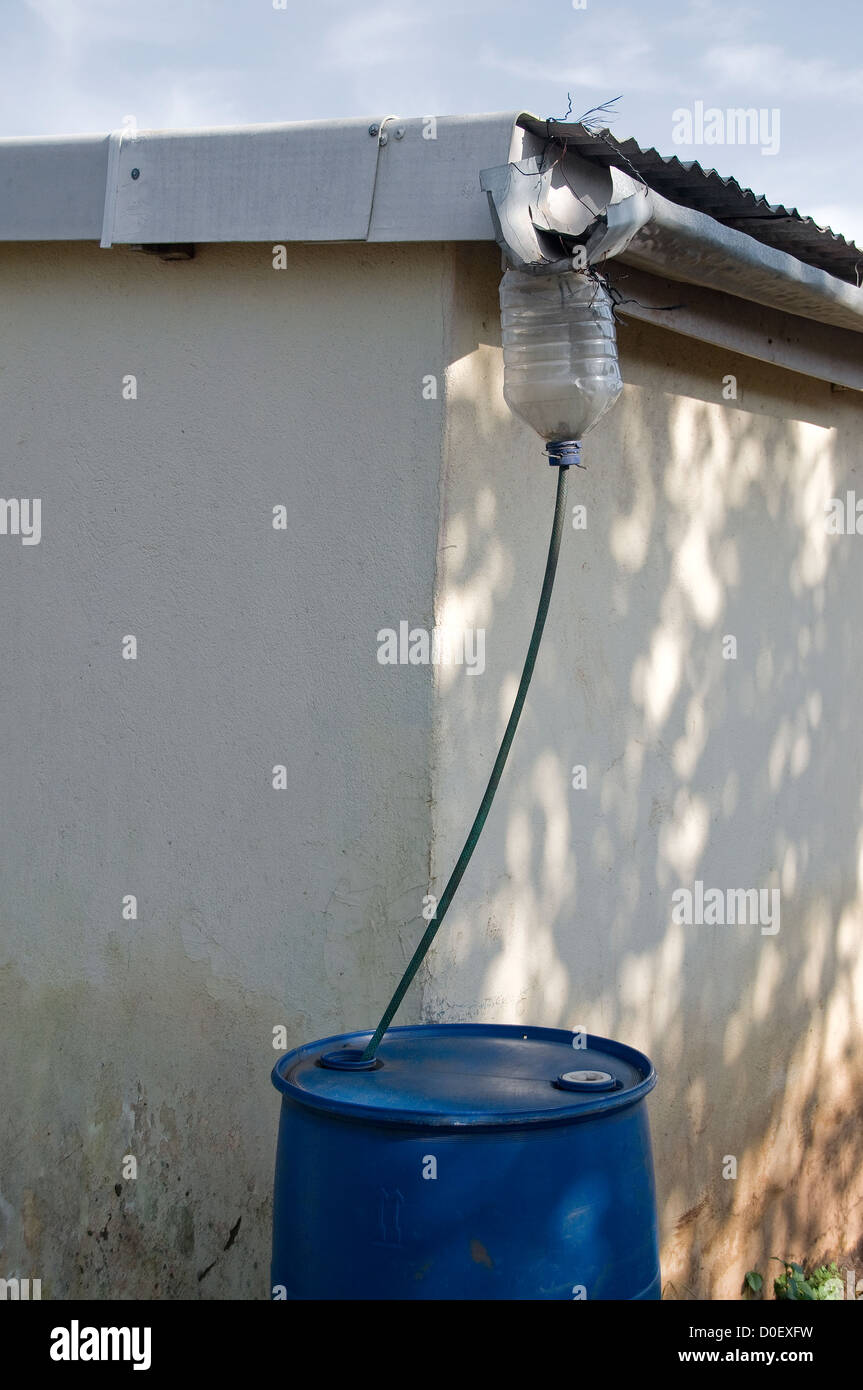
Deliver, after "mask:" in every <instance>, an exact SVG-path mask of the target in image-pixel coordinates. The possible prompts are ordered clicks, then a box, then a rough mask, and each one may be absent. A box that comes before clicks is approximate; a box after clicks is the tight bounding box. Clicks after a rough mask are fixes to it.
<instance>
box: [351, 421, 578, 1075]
mask: <svg viewBox="0 0 863 1390" xmlns="http://www.w3.org/2000/svg"><path fill="white" fill-rule="evenodd" d="M549 454H550V455H551V446H549ZM551 461H552V462H553V463H555V464H557V467H558V475H557V496H556V498H555V503H554V524H553V526H552V529H551V540H550V542H549V546H548V559H547V560H546V562H545V577H544V578H543V581H542V591H541V593H540V596H539V607H538V608H537V611H536V619H535V621H534V624H533V632H532V633H531V637H530V645H529V647H528V649H527V656H526V657H525V662H524V668H523V670H522V673H521V680H520V681H519V683H518V693H517V694H516V697H515V703H514V704H513V707H512V713H511V714H510V716H509V722H508V724H507V726H506V732H505V733H504V736H503V740H502V742H501V745H500V748H499V749H498V753H497V757H496V758H495V760H494V767H493V768H492V770H491V776H490V777H489V779H488V786H487V787H486V789H485V792H484V794H483V798H482V801H481V802H480V807H479V810H478V811H477V813H476V817H475V819H474V823H473V825H472V826H471V828H470V834H469V835H468V837H467V839H466V841H465V844H464V849H463V850H462V852H461V854H460V855H459V857H458V860H457V861H456V866H455V868H454V869H453V871H452V873H451V874H450V877H449V881H448V883H447V885H446V887H445V888H444V890H443V893H442V894H441V896H440V900H439V902H438V905H437V908H436V910H435V914H434V916H433V917H432V919H431V921H430V922H429V924H428V926H427V927H426V930H425V932H424V934H423V937H422V940H421V941H420V943H419V945H418V946H417V948H416V950H415V951H414V953H413V955H412V956H411V958H410V961H409V962H408V966H407V969H406V970H405V973H404V974H403V975H402V977H401V979H400V980H399V983H398V986H397V987H396V991H395V993H394V994H393V997H392V999H391V1000H390V1002H389V1003H388V1004H387V1007H386V1008H385V1009H384V1013H383V1017H382V1018H381V1021H380V1023H379V1024H378V1026H377V1028H376V1029H375V1031H374V1035H373V1037H372V1038H371V1040H370V1042H369V1043H368V1046H367V1047H366V1049H365V1051H364V1052H363V1055H362V1059H361V1060H362V1061H363V1062H371V1061H372V1060H373V1059H374V1057H375V1054H376V1053H377V1050H378V1048H379V1047H380V1043H381V1039H382V1037H383V1035H384V1033H385V1032H386V1031H387V1029H388V1028H389V1026H390V1023H391V1022H392V1019H393V1016H394V1014H395V1013H396V1010H397V1009H398V1007H399V1005H400V1004H401V1002H402V1000H403V999H404V997H405V994H406V993H407V990H408V987H409V985H410V983H411V981H412V980H413V977H414V975H415V974H416V973H417V971H418V970H419V968H420V965H421V964H422V962H423V959H424V957H425V954H426V952H427V951H428V949H429V947H430V946H431V944H432V942H433V941H434V939H435V936H436V935H437V932H438V929H439V928H440V925H441V923H442V922H443V919H444V917H445V916H446V912H447V908H448V907H449V905H450V903H451V902H452V900H453V898H454V897H455V892H456V889H457V888H458V886H459V884H460V883H461V880H462V875H463V874H464V871H465V869H466V868H467V866H468V864H469V863H470V858H471V855H472V854H473V852H474V850H475V849H476V845H477V841H478V840H479V837H480V835H481V834H482V828H483V826H484V825H485V822H486V817H487V816H488V813H489V811H490V810H491V803H492V801H493V800H494V794H495V792H496V791H497V787H498V783H499V782H500V779H501V776H502V775H503V769H504V767H505V766H506V760H507V757H508V756H509V750H510V748H511V746H512V741H513V739H514V738H515V731H516V729H517V728H518V721H519V719H520V718H521V712H522V709H523V708H524V702H525V699H526V698H527V691H528V686H529V685H530V678H531V676H532V675H533V668H534V666H535V665H536V656H537V652H538V651H539V644H540V641H541V640H542V630H543V628H544V627H545V620H546V617H547V615H548V607H549V603H550V602H551V591H552V588H553V586H554V576H555V572H556V570H557V557H558V555H559V553H560V542H561V539H562V537H563V525H564V518H565V515H566V479H567V471H568V467H569V465H568V463H566V462H563V460H562V459H561V460H558V459H557V458H554V457H553V456H552V457H551Z"/></svg>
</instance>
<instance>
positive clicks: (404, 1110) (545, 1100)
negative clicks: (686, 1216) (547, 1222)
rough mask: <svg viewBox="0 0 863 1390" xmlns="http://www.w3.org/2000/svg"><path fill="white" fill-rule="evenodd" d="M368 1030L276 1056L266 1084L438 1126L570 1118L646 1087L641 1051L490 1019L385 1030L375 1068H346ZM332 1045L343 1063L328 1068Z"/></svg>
mask: <svg viewBox="0 0 863 1390" xmlns="http://www.w3.org/2000/svg"><path fill="white" fill-rule="evenodd" d="M371 1036H372V1035H371V1033H370V1032H369V1033H345V1034H341V1035H339V1036H336V1037H332V1038H323V1039H321V1040H319V1041H318V1042H313V1043H306V1044H305V1045H304V1046H303V1047H299V1048H297V1049H296V1051H294V1052H289V1053H287V1054H286V1055H285V1056H284V1057H280V1058H279V1061H278V1062H277V1063H276V1066H275V1068H274V1069H273V1083H274V1084H275V1086H277V1087H278V1089H279V1090H280V1091H282V1092H283V1093H284V1094H285V1095H287V1096H290V1098H291V1099H292V1100H295V1101H298V1102H299V1103H300V1104H301V1105H306V1106H309V1107H310V1108H312V1109H315V1110H326V1111H331V1112H334V1113H338V1114H343V1115H345V1116H350V1117H353V1118H356V1119H362V1120H366V1121H370V1122H373V1123H376V1124H398V1125H432V1126H439V1127H445V1128H462V1127H465V1126H470V1127H477V1128H478V1127H485V1128H488V1127H492V1128H494V1127H497V1126H500V1125H524V1124H555V1123H558V1122H562V1121H565V1120H572V1119H579V1118H583V1117H586V1116H588V1115H593V1114H596V1113H598V1112H602V1111H609V1110H617V1109H620V1108H621V1107H623V1106H627V1105H633V1104H634V1103H635V1102H636V1101H638V1100H641V1098H642V1097H643V1096H646V1095H647V1093H648V1091H651V1090H652V1089H653V1087H654V1086H655V1084H656V1073H655V1072H654V1070H653V1066H652V1064H651V1062H650V1060H649V1058H647V1057H645V1056H644V1054H643V1053H642V1052H636V1051H635V1049H634V1048H631V1047H627V1046H626V1044H625V1043H619V1042H614V1041H612V1040H611V1039H609V1038H598V1037H594V1036H593V1035H590V1034H588V1035H586V1036H585V1035H584V1034H583V1033H582V1034H573V1033H571V1032H566V1031H565V1030H563V1029H559V1028H524V1027H518V1026H516V1025H510V1024H496V1023H492V1024H475V1023H455V1024H452V1023H449V1024H422V1025H419V1026H417V1027H412V1028H391V1029H390V1031H389V1032H388V1033H386V1034H385V1036H384V1039H383V1042H382V1043H381V1045H380V1049H379V1051H378V1055H377V1060H378V1063H379V1065H378V1066H376V1067H375V1068H374V1069H372V1070H367V1069H361V1068H358V1067H357V1066H356V1065H351V1063H352V1061H354V1060H355V1059H356V1058H357V1057H358V1056H359V1055H360V1053H361V1051H362V1049H363V1048H364V1047H365V1045H366V1043H367V1042H368V1041H369V1039H370V1038H371ZM576 1042H578V1043H579V1044H581V1043H583V1044H584V1046H581V1045H579V1046H577V1047H576V1046H574V1043H576ZM342 1049H344V1050H345V1053H346V1061H347V1063H348V1065H347V1066H346V1067H345V1068H344V1069H343V1068H340V1067H334V1066H333V1060H336V1061H337V1060H338V1054H339V1052H340V1051H341V1050H342ZM334 1054H335V1058H334ZM324 1058H326V1065H325V1064H324V1061H323V1059H324Z"/></svg>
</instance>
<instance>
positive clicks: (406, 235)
mask: <svg viewBox="0 0 863 1390" xmlns="http://www.w3.org/2000/svg"><path fill="white" fill-rule="evenodd" d="M517 114H518V113H517V112H511V111H510V112H502V113H498V114H496V115H495V114H493V115H489V116H445V117H444V116H442V117H437V118H436V119H435V120H434V121H431V119H430V118H428V117H419V118H414V119H410V120H407V119H402V118H400V117H397V116H382V117H380V116H379V117H377V118H374V117H371V118H364V119H361V120H344V121H302V122H293V123H291V124H286V125H258V126H239V127H217V128H213V129H209V130H185V131H184V130H177V131H159V130H154V131H146V130H142V131H138V132H134V133H127V132H119V131H118V132H115V133H114V134H113V135H91V136H79V137H74V136H70V137H62V138H60V139H45V140H0V240H2V241H60V240H62V241H74V240H91V239H95V240H99V239H100V238H101V240H102V244H103V245H104V246H110V245H113V244H126V245H142V244H143V245H156V244H160V243H170V242H201V243H204V242H223V241H227V242H230V241H260V242H290V241H383V242H390V241H490V240H493V232H492V227H491V220H490V218H489V213H488V201H487V199H486V196H485V194H484V193H483V191H482V189H481V188H480V183H479V170H480V168H482V167H483V165H485V164H495V163H497V164H500V163H503V162H505V161H506V160H507V159H508V158H509V153H510V145H511V143H512V140H513V131H514V129H515V122H516V117H517ZM372 126H374V127H376V128H377V131H376V133H375V134H373V135H372V134H370V133H369V131H370V128H371V127H372Z"/></svg>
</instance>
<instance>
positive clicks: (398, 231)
mask: <svg viewBox="0 0 863 1390" xmlns="http://www.w3.org/2000/svg"><path fill="white" fill-rule="evenodd" d="M579 131H581V132H582V133H583V128H582V127H570V126H566V125H561V124H559V123H555V124H554V125H553V126H552V127H550V128H549V124H548V123H547V122H543V121H539V120H538V119H537V118H536V117H535V116H531V115H530V114H529V113H525V112H500V113H497V114H492V115H482V116H448V117H438V118H436V119H435V120H434V121H432V119H431V118H430V117H416V118H412V119H403V118H401V117H396V116H385V117H377V118H370V119H364V120H344V121H309V122H300V123H293V124H289V125H261V126H243V127H236V128H235V127H225V128H218V129H210V130H189V131H140V132H132V133H126V132H115V133H113V134H110V135H85V136H77V137H61V138H57V139H13V140H0V240H6V241H70V240H88V241H93V240H95V241H99V242H100V243H101V245H103V246H105V247H109V246H112V245H115V244H126V245H135V246H139V245H156V244H160V245H165V244H169V243H208V242H209V243H212V242H242V241H249V242H269V243H273V242H292V241H304V242H317V241H329V242H343V241H359V242H400V241H406V242H440V241H455V242H458V241H486V240H488V241H490V240H494V239H497V240H498V241H499V242H500V244H501V245H502V247H503V248H504V250H505V251H506V252H507V254H508V255H510V257H511V258H512V257H513V253H514V252H515V257H514V258H515V260H516V263H518V260H519V257H521V259H522V260H523V259H524V251H525V247H526V246H528V244H529V241H530V237H531V235H533V234H535V233H537V231H538V232H539V238H538V242H537V244H538V245H540V246H541V248H542V249H541V253H540V254H541V255H542V256H543V257H546V256H547V253H548V248H549V246H551V245H555V244H556V245H557V247H558V251H557V253H556V254H557V256H558V259H559V257H560V254H561V252H560V248H561V246H562V245H564V243H562V242H561V237H560V233H561V232H562V233H564V236H565V237H569V238H576V239H581V240H582V241H583V242H584V244H586V245H588V246H589V250H590V258H591V261H592V262H593V263H595V264H600V263H605V264H606V265H607V264H608V262H609V261H611V260H612V259H613V260H614V261H616V262H620V263H623V264H625V265H628V266H631V267H633V268H634V269H635V270H636V271H638V272H641V274H642V277H647V276H649V277H660V278H661V279H662V280H665V281H668V280H671V281H674V282H677V283H678V284H686V285H688V286H694V287H699V288H700V289H701V290H703V291H705V292H706V297H705V295H700V296H699V298H698V306H699V307H698V310H697V311H691V312H689V315H688V318H687V320H686V321H687V324H688V331H689V332H690V333H692V335H693V336H699V337H704V336H706V333H705V323H706V320H707V318H709V317H710V309H709V306H711V305H712V306H713V309H714V310H716V311H717V312H718V311H719V309H720V307H721V303H720V301H721V300H722V297H723V296H732V297H733V301H732V302H739V301H745V302H747V303H748V304H750V305H759V306H761V307H762V308H763V309H764V310H767V311H769V312H770V314H772V315H773V316H774V317H773V318H772V319H771V320H770V322H771V326H772V331H771V332H770V333H762V332H761V331H760V330H759V329H758V328H757V327H756V326H755V319H754V318H753V315H752V313H751V312H750V313H749V315H748V320H749V322H750V330H749V332H748V333H747V334H741V339H744V340H745V341H746V342H747V344H748V346H742V345H738V349H737V350H739V351H742V352H744V353H748V355H752V356H757V357H761V358H764V359H765V360H775V357H776V352H777V350H779V351H780V357H781V362H782V364H784V365H787V366H789V367H791V368H792V369H793V370H798V371H800V370H803V371H806V372H807V373H808V374H810V375H816V376H822V377H824V379H829V380H833V381H837V382H839V383H840V384H842V385H850V386H854V387H857V388H861V389H863V366H861V365H860V364H859V362H858V360H857V359H858V358H859V356H860V354H859V351H856V352H855V349H856V348H857V347H858V340H857V338H856V334H858V333H860V332H863V289H858V288H856V287H855V286H853V285H851V284H848V283H847V282H846V281H844V280H841V279H839V278H837V277H836V276H835V275H831V274H830V273H828V272H827V271H825V270H823V269H819V268H818V267H816V266H813V265H809V264H806V263H805V262H804V261H801V260H799V259H798V258H797V257H796V256H793V255H790V254H789V253H788V252H786V251H783V250H779V249H777V248H775V247H773V246H769V245H765V244H764V242H763V241H760V240H756V239H755V238H754V237H751V236H748V235H747V234H746V233H745V232H742V231H739V230H737V229H735V228H734V227H730V226H727V225H724V224H723V223H722V222H720V221H717V220H716V219H715V218H713V217H711V216H709V215H708V214H706V213H704V212H701V211H698V210H696V209H694V208H690V207H685V206H681V205H680V204H679V203H677V202H672V201H670V200H669V199H668V198H666V197H664V196H663V195H662V194H660V193H658V192H656V191H655V190H654V189H652V188H648V187H646V186H645V184H644V182H643V181H642V180H641V179H640V177H639V176H638V171H637V170H634V171H633V172H634V174H635V175H636V176H635V177H633V176H631V175H630V174H628V173H626V172H623V171H622V170H621V169H620V168H619V167H603V166H602V164H598V163H597V162H596V161H593V160H591V159H589V158H586V157H585V156H584V155H583V154H581V153H579V152H578V148H577V133H578V132H579ZM570 138H571V139H572V142H573V143H572V144H570ZM550 140H553V141H554V142H555V148H557V147H558V146H560V152H559V154H557V155H556V156H555V161H554V162H555V172H554V176H553V180H552V181H551V182H549V184H548V187H547V188H546V190H545V200H544V202H543V203H542V204H541V205H540V207H539V211H538V213H537V208H536V206H535V205H534V204H533V203H532V202H531V200H530V199H529V198H528V199H525V197H524V188H521V189H520V190H518V189H517V184H518V181H519V179H522V178H523V177H524V175H523V174H522V173H521V172H520V171H519V172H517V173H512V172H510V185H511V187H510V192H511V193H512V190H513V189H517V196H515V195H513V196H512V197H511V198H510V201H509V203H507V200H506V198H505V197H503V196H500V197H499V196H498V194H500V185H499V186H498V191H497V194H496V193H494V192H493V191H492V190H491V188H489V175H490V174H494V173H495V172H497V173H498V174H501V171H504V170H507V169H509V170H510V171H512V169H513V168H514V166H518V165H520V164H525V163H527V165H528V166H529V165H530V161H531V160H532V161H534V166H533V167H534V175H533V177H534V180H535V179H536V178H537V177H538V176H539V170H540V169H541V167H542V159H543V154H544V152H545V151H547V150H548V148H549V142H550ZM481 171H486V172H485V174H484V182H485V184H486V187H487V189H488V193H487V191H486V190H484V189H483V187H482V186H481V183H480V172H481ZM529 181H530V180H529V179H528V182H529ZM489 198H490V199H491V207H492V216H490V215H489V206H490V202H489ZM502 217H503V221H502V220H501V219H502ZM507 218H509V221H508V222H507V223H506V225H504V222H506V219H507ZM537 219H538V221H537ZM519 229H520V231H519ZM520 234H523V238H522V241H519V239H518V238H519V235H520ZM549 238H551V240H549ZM558 268H559V267H558ZM687 297H688V296H687V295H681V296H680V298H682V299H686V298H687ZM648 298H649V296H648ZM654 298H655V296H654ZM683 308H687V306H686V305H684V306H683ZM725 308H726V312H725V318H726V319H727V318H728V317H729V311H728V307H727V304H726V306H725ZM626 312H629V313H632V314H633V315H634V316H635V317H643V318H651V317H652V318H653V321H658V322H661V323H662V324H663V326H664V327H667V328H670V329H672V330H678V331H681V332H686V331H687V329H686V328H684V327H683V326H682V324H683V318H684V316H683V315H681V314H680V313H678V314H677V316H676V317H675V313H671V312H665V313H662V314H661V317H658V315H659V314H660V310H659V309H658V308H657V307H656V306H654V307H651V305H650V304H646V305H640V304H630V305H627V306H626ZM777 316H778V317H777ZM732 317H733V313H732ZM756 317H757V316H756ZM789 317H790V318H791V320H792V324H791V330H793V326H794V322H795V321H796V324H797V329H798V330H799V329H800V327H801V325H800V320H801V319H805V320H810V321H814V322H816V323H818V324H820V325H824V326H825V331H826V330H827V329H828V328H830V329H835V330H837V331H839V336H838V337H835V338H831V339H830V342H829V344H828V343H827V341H826V339H825V334H824V333H822V334H820V335H819V341H821V342H822V343H823V345H824V349H825V351H824V352H823V353H822V352H810V353H808V358H809V361H808V365H803V361H802V359H801V356H800V354H799V353H797V354H795V353H794V352H793V351H791V349H790V348H789V351H788V353H786V354H784V355H782V354H781V345H777V344H775V343H768V342H767V341H766V340H767V338H768V337H773V336H774V334H775V333H777V332H778V333H779V337H780V339H781V338H782V337H783V336H784V337H786V338H787V339H788V341H789V343H790V342H791V340H792V339H793V338H794V337H795V333H794V332H793V331H791V330H789V328H788V324H787V320H788V319H789ZM783 324H784V325H785V329H786V331H785V333H784V335H783V333H781V332H779V330H780V329H781V327H782V325H783ZM724 331H725V330H723V334H724ZM852 334H853V335H855V336H854V337H852V336H851V335H852ZM797 336H798V337H800V336H801V335H800V333H799V332H798V334H797ZM828 336H829V334H828ZM762 339H763V340H764V341H762ZM768 347H769V348H771V349H772V351H771V352H768V351H767V348H768ZM828 349H829V350H828ZM819 362H821V365H820V366H819V365H818V363H819ZM837 368H841V370H837Z"/></svg>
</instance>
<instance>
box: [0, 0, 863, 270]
mask: <svg viewBox="0 0 863 1390" xmlns="http://www.w3.org/2000/svg"><path fill="white" fill-rule="evenodd" d="M281 2H282V0H275V3H276V4H281ZM582 2H583V0H575V4H577V5H581V4H582ZM0 79H2V80H0V134H2V135H45V134H67V133H74V132H78V131H104V130H111V129H116V128H118V127H120V126H121V125H122V124H123V121H124V118H125V117H126V116H134V118H135V120H136V122H137V125H138V126H139V128H142V129H146V128H151V127H166V126H169V127H170V126H173V127H188V126H207V125H231V124H239V123H247V122H258V121H294V120H314V119H326V118H328V117H340V116H369V117H372V116H384V115H389V114H394V115H403V116H413V115H433V114H434V115H443V114H455V113H462V112H465V113H467V112H476V111H501V110H508V109H511V108H522V109H525V110H530V111H534V112H535V113H536V114H537V115H540V116H549V115H555V116H561V115H563V113H564V112H565V111H566V108H567V92H571V94H572V104H573V111H574V113H575V114H576V115H578V114H580V113H581V112H583V111H585V110H587V109H588V108H589V107H591V106H594V105H597V104H598V103H600V102H602V101H604V100H607V99H608V98H610V97H614V96H617V95H618V94H620V95H621V101H620V102H619V103H618V114H617V116H616V118H615V119H614V121H613V123H612V125H611V128H612V130H613V132H614V134H615V135H617V136H618V137H620V138H625V137H626V136H629V135H632V136H635V138H636V139H637V140H638V141H639V142H640V143H641V144H642V145H656V147H657V148H658V149H659V150H660V151H661V152H662V153H663V154H677V155H679V157H680V158H681V159H698V160H700V161H701V163H702V164H704V165H706V166H707V167H713V168H716V169H718V171H719V172H720V173H721V174H723V175H727V174H733V175H734V176H735V177H736V178H737V179H739V180H740V182H741V183H744V184H746V185H747V186H749V187H751V188H754V189H755V190H756V191H757V192H759V193H764V194H766V195H767V197H768V198H769V199H770V200H771V201H772V202H783V203H785V204H786V205H788V206H797V207H798V208H799V210H800V211H801V212H803V213H808V214H810V215H811V216H813V217H815V218H816V220H817V221H819V222H822V223H828V224H829V225H831V226H832V227H833V228H834V229H835V230H838V231H841V232H844V233H845V234H846V235H848V236H853V237H855V239H856V240H857V242H858V244H859V245H863V191H861V172H860V157H859V153H858V136H859V133H860V128H861V116H863V12H861V11H860V10H858V9H857V8H856V6H853V5H852V4H851V3H850V0H845V3H838V2H837V0H819V3H818V4H817V5H812V4H807V3H802V0H761V3H760V4H759V5H757V6H752V5H751V4H736V3H733V0H732V3H729V4H724V5H723V4H721V3H717V2H716V0H678V2H677V3H673V2H672V0H656V2H655V3H649V0H648V2H646V0H640V3H634V0H586V3H584V8H575V7H574V4H573V0H531V3H529V4H528V3H526V4H525V5H520V4H517V3H512V0H494V2H493V0H459V2H458V3H450V2H449V0H368V3H364V4H359V3H356V0H352V3H348V0H287V6H286V8H285V9H276V8H274V0H3V4H2V7H0ZM697 102H701V103H703V106H704V108H706V109H709V108H714V109H718V110H721V111H723V112H724V111H726V110H728V109H729V108H732V107H747V108H749V107H754V108H756V109H757V110H759V111H760V110H763V111H764V112H765V113H773V112H775V111H778V112H779V117H778V119H779V130H780V140H779V148H778V152H777V153H775V154H765V153H762V151H761V148H760V147H759V146H758V145H755V146H749V145H740V144H735V145H730V144H727V143H720V144H697V145H696V144H690V145H688V146H686V145H683V146H682V145H677V144H675V143H674V142H673V139H672V131H673V128H674V112H675V111H679V110H680V109H688V110H693V111H694V109H695V104H696V103H697ZM774 119H775V118H774Z"/></svg>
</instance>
